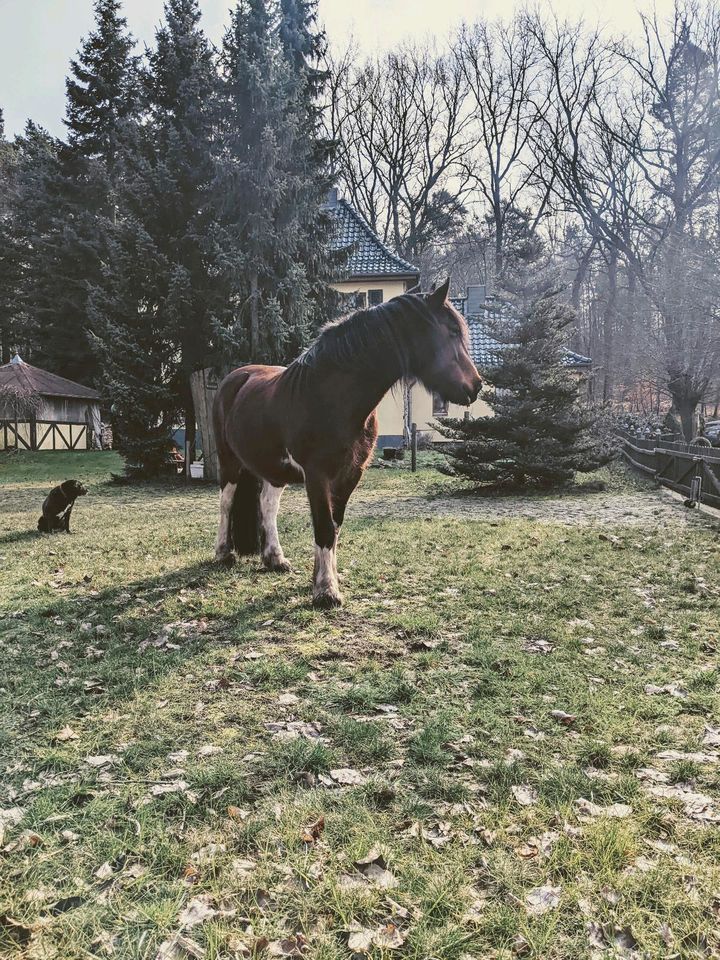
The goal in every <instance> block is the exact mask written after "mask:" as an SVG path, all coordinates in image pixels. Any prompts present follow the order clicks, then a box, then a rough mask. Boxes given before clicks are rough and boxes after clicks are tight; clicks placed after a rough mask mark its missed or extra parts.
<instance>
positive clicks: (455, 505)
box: [349, 488, 720, 530]
mask: <svg viewBox="0 0 720 960" xmlns="http://www.w3.org/2000/svg"><path fill="white" fill-rule="evenodd" d="M682 499H683V498H682V497H680V496H678V495H677V494H675V493H673V492H672V491H670V490H667V489H664V488H661V489H659V490H649V491H647V492H645V491H642V492H641V491H632V492H630V493H624V494H617V493H588V494H584V495H582V496H563V497H472V496H467V495H464V496H456V497H437V498H426V497H396V498H390V497H384V498H382V499H379V498H377V497H370V496H367V495H364V493H363V491H362V488H360V490H358V491H356V493H355V495H354V496H353V498H352V500H351V501H350V508H349V510H350V514H351V515H352V514H353V513H354V514H356V515H362V516H372V517H381V516H382V517H385V516H387V517H394V518H396V517H408V516H411V517H467V518H468V519H475V520H511V519H518V518H529V519H533V520H539V521H541V522H543V521H544V522H547V523H567V524H573V525H575V524H578V525H592V524H603V525H604V526H613V525H619V526H652V527H658V526H688V525H698V524H699V525H703V526H707V525H710V526H714V527H715V528H716V529H718V530H720V511H719V510H713V509H712V508H711V507H702V508H701V510H699V511H698V510H688V509H687V507H684V506H683V503H682Z"/></svg>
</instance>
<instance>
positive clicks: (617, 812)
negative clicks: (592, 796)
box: [575, 797, 633, 822]
mask: <svg viewBox="0 0 720 960" xmlns="http://www.w3.org/2000/svg"><path fill="white" fill-rule="evenodd" d="M575 809H576V810H577V812H578V820H582V821H583V822H587V821H588V820H592V819H593V818H594V817H611V818H613V819H622V818H623V817H629V816H630V814H631V813H632V812H633V810H632V807H630V806H628V805H627V804H626V803H611V804H609V805H608V806H607V807H601V806H599V805H598V804H596V803H593V802H592V800H586V799H585V797H579V798H578V799H577V800H576V801H575Z"/></svg>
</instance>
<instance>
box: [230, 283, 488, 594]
mask: <svg viewBox="0 0 720 960" xmlns="http://www.w3.org/2000/svg"><path fill="white" fill-rule="evenodd" d="M448 286H449V280H448V281H446V282H445V283H444V284H443V285H442V286H441V287H440V288H439V289H438V290H436V291H434V292H433V293H429V294H421V293H405V294H402V295H401V296H398V297H395V298H394V299H392V300H390V301H388V302H387V303H382V304H380V305H379V306H376V307H373V308H372V309H370V310H360V311H358V312H357V313H354V314H352V315H351V316H349V317H347V318H346V319H343V320H339V321H337V322H335V323H331V324H328V325H327V326H326V327H324V328H323V330H322V331H321V333H320V335H319V336H318V338H317V340H316V341H315V342H314V343H313V344H312V346H311V347H309V348H308V349H307V350H306V351H305V353H303V354H302V355H301V356H300V357H298V359H297V360H295V361H294V362H293V363H291V364H290V366H289V367H268V366H260V365H258V364H250V365H248V366H246V367H240V368H239V369H237V370H234V371H233V372H232V373H230V374H229V375H228V376H227V377H225V379H224V380H223V382H222V383H221V384H220V388H219V389H218V392H217V396H216V398H215V405H214V408H213V422H214V427H215V436H216V438H217V446H218V455H219V459H220V527H219V530H218V536H217V545H216V550H215V559H216V560H217V561H218V562H220V563H223V564H227V565H230V564H232V563H233V562H234V559H233V556H232V551H233V549H234V550H235V552H236V553H237V554H239V555H243V554H254V553H262V559H263V563H264V565H265V566H266V567H267V569H268V570H277V571H287V570H289V569H290V565H289V564H288V562H287V560H286V559H285V555H284V554H283V551H282V547H281V546H280V542H279V540H278V531H277V513H278V508H279V506H280V497H281V495H282V491H283V488H284V487H285V486H286V485H287V484H288V483H303V482H304V484H305V488H306V490H307V495H308V500H309V501H310V509H311V511H312V520H313V527H314V531H315V573H314V576H313V604H314V606H317V607H334V606H338V605H339V604H340V603H341V602H342V600H341V596H340V591H339V589H338V578H337V559H336V546H337V538H338V531H339V529H340V525H341V524H342V522H343V518H344V515H345V507H346V506H347V502H348V499H349V498H350V494H351V493H352V492H353V490H354V489H355V487H356V486H357V484H358V481H359V480H360V477H361V476H362V474H363V471H364V469H365V467H366V465H367V462H368V460H369V459H370V456H371V454H372V450H373V447H374V445H375V439H376V437H377V418H376V416H375V408H376V407H377V405H378V403H379V402H380V400H381V399H382V397H383V396H384V395H385V394H386V393H387V391H388V390H389V389H390V388H391V387H392V386H393V385H394V384H395V383H397V382H398V380H401V379H403V378H415V379H417V380H420V381H421V382H422V383H423V384H424V385H425V386H426V387H427V388H428V389H429V390H434V391H436V392H437V393H439V394H440V395H441V396H442V397H443V399H445V400H449V401H452V402H453V403H461V404H470V403H472V401H473V400H474V399H475V398H476V397H477V395H478V392H479V390H480V387H481V381H480V377H479V376H478V372H477V370H476V369H475V367H474V365H473V362H472V360H471V359H470V355H469V352H468V334H467V325H466V323H465V320H464V319H463V317H462V316H461V315H460V314H459V313H458V312H457V311H456V310H455V309H454V308H453V307H452V305H451V304H450V303H449V302H448V301H447V292H448Z"/></svg>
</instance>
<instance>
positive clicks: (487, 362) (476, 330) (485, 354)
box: [450, 297, 592, 367]
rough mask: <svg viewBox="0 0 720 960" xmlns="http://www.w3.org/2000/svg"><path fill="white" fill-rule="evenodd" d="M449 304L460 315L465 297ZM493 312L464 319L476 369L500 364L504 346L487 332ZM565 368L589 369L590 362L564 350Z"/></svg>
mask: <svg viewBox="0 0 720 960" xmlns="http://www.w3.org/2000/svg"><path fill="white" fill-rule="evenodd" d="M450 302H451V303H452V305H453V306H454V307H455V308H456V309H457V310H459V311H460V312H461V313H463V311H464V307H465V297H451V298H450ZM496 317H497V313H496V312H495V311H492V312H491V311H490V310H485V311H483V313H481V314H478V315H475V316H471V317H465V319H466V320H467V324H468V330H469V332H470V353H471V354H472V358H473V363H474V364H475V365H476V366H478V367H496V366H498V365H499V363H500V355H501V354H502V352H503V350H504V349H505V344H503V343H500V342H499V341H498V340H496V339H495V338H494V337H493V336H491V335H490V333H489V332H488V330H489V321H490V319H491V318H496ZM562 364H563V366H565V367H590V366H592V360H591V359H590V357H584V356H583V355H582V354H580V353H575V352H574V351H573V350H568V349H567V347H566V348H565V356H564V357H563V359H562Z"/></svg>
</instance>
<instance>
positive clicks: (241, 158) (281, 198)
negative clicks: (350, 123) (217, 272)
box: [215, 0, 331, 362]
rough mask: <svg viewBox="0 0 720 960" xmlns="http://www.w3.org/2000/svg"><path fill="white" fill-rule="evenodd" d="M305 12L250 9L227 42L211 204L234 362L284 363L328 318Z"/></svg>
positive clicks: (252, 0) (313, 41) (321, 179)
mask: <svg viewBox="0 0 720 960" xmlns="http://www.w3.org/2000/svg"><path fill="white" fill-rule="evenodd" d="M309 9H310V7H309V5H308V6H306V5H304V4H300V3H296V4H294V5H287V4H283V5H282V6H281V8H280V9H278V8H276V7H275V6H274V5H269V4H268V2H267V0H242V2H241V3H239V4H238V6H237V8H236V9H235V10H234V11H233V13H232V19H231V24H230V27H229V29H228V31H227V32H226V35H225V38H224V42H223V50H222V57H221V64H222V73H223V81H224V82H223V86H222V90H221V94H220V99H219V104H218V106H219V111H218V112H219V122H218V126H219V129H220V131H221V137H220V138H219V139H220V143H221V147H222V149H221V150H220V151H219V153H218V161H219V176H218V182H217V186H216V193H215V196H216V204H217V208H218V210H219V212H220V218H221V222H222V227H223V233H222V235H220V242H221V243H222V244H223V247H224V255H225V258H226V263H227V264H228V270H227V271H226V277H227V279H228V283H229V292H228V301H229V303H231V304H232V305H233V306H234V307H235V316H234V324H233V325H232V327H231V328H230V329H229V330H226V335H225V338H224V340H225V343H226V345H228V344H229V345H230V347H231V349H232V352H233V353H234V355H235V358H236V359H245V360H247V359H251V360H253V361H266V362H283V361H287V360H288V359H289V358H291V357H293V356H294V355H296V354H297V352H298V351H299V350H300V349H301V348H302V347H303V346H304V345H305V343H306V342H307V340H308V338H309V337H310V336H311V334H312V333H313V332H314V331H315V329H316V328H317V327H318V325H319V324H320V323H321V322H322V321H323V320H324V319H326V318H327V316H328V315H329V312H330V311H329V307H328V304H329V303H330V297H329V295H328V291H329V286H328V282H329V280H330V279H331V265H330V261H329V258H328V256H327V253H326V250H325V244H326V240H327V230H328V225H327V223H326V221H325V218H324V215H323V213H322V210H321V205H322V201H323V199H324V197H325V194H326V191H327V187H328V185H329V181H328V178H327V163H326V153H327V151H326V149H325V148H324V147H322V146H320V141H319V137H318V123H317V118H318V107H317V103H316V96H317V91H318V88H319V87H318V85H319V82H320V79H319V77H320V74H319V72H318V71H316V70H315V68H314V67H313V66H312V64H311V63H309V62H308V60H307V59H306V58H307V57H314V56H315V53H316V50H317V44H318V43H320V38H319V36H318V35H316V34H314V33H313V32H312V30H311V27H312V23H311V19H309V14H308V10H309Z"/></svg>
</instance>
